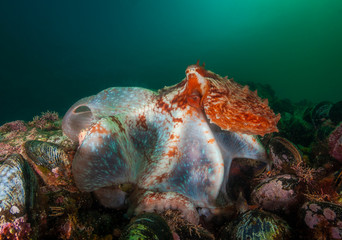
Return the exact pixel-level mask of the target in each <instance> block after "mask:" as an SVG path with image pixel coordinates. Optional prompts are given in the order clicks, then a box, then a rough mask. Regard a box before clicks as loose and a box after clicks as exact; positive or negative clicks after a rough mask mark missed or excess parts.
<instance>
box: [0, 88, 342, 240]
mask: <svg viewBox="0 0 342 240" xmlns="http://www.w3.org/2000/svg"><path fill="white" fill-rule="evenodd" d="M249 85H250V87H251V88H252V89H253V88H254V89H255V88H257V89H258V94H259V95H260V96H261V97H262V98H268V100H269V104H270V106H271V108H272V109H273V110H274V112H276V113H280V114H281V120H280V121H279V123H278V128H279V132H277V133H273V134H267V135H265V136H264V137H261V138H260V140H261V142H262V143H263V145H264V146H265V148H266V149H267V152H268V155H269V158H270V159H271V160H272V163H273V164H272V167H269V166H268V167H267V166H265V165H261V164H259V163H256V162H254V161H250V160H246V159H240V160H236V161H234V162H233V165H232V168H231V173H230V179H229V186H228V188H229V191H228V192H229V195H230V196H229V197H230V199H231V204H229V206H226V207H223V208H222V212H223V214H221V215H220V217H214V218H212V219H211V220H210V221H204V219H201V221H200V225H198V226H195V225H192V224H190V223H188V222H186V221H185V220H183V219H182V218H180V216H179V213H178V212H177V211H174V210H169V211H166V212H164V213H159V214H146V215H142V216H137V217H134V218H132V219H129V218H128V217H127V215H126V209H121V210H114V209H108V208H104V207H102V206H101V205H100V204H99V203H98V201H97V200H96V198H94V196H93V195H92V194H91V193H81V192H79V191H78V189H77V188H76V187H75V185H74V183H73V179H72V174H71V170H70V168H71V164H70V163H71V161H72V158H73V156H74V154H75V151H76V149H77V146H76V145H75V144H73V143H72V142H71V140H69V139H68V138H67V137H66V136H63V133H62V130H61V118H60V117H59V116H58V113H55V112H50V111H47V112H45V113H42V114H41V115H40V116H36V117H34V118H33V120H32V121H30V122H24V121H20V120H17V121H13V122H9V123H6V124H4V125H2V126H1V127H0V161H1V165H0V188H1V192H2V194H0V198H1V199H0V214H1V222H0V224H1V225H0V240H1V239H119V238H120V239H168V238H170V239H341V238H342V205H341V204H342V198H341V196H342V195H341V194H342V183H341V180H342V177H341V176H342V171H341V163H342V123H341V121H342V101H340V102H337V103H332V102H328V101H326V102H320V103H312V102H309V101H302V102H297V103H294V102H292V101H291V100H289V99H279V98H278V97H277V96H276V95H275V93H274V91H273V90H272V89H271V88H270V86H268V85H257V84H253V83H250V84H249ZM19 154H20V155H19ZM44 161H45V162H44ZM46 161H50V162H48V163H47V162H46ZM60 162H63V163H66V164H65V165H64V167H63V168H60V167H58V166H59V165H58V164H59V163H60ZM27 163H28V164H27ZM53 164H56V165H53ZM51 165H53V166H52V167H51ZM9 169H16V170H15V171H16V172H15V174H14V175H11V174H12V170H11V171H10V170H9ZM13 171H14V170H13ZM9 202H11V203H13V202H15V203H16V204H17V205H15V206H14V205H13V204H11V207H8V206H9ZM152 237H153V238H152ZM248 237H250V238H248Z"/></svg>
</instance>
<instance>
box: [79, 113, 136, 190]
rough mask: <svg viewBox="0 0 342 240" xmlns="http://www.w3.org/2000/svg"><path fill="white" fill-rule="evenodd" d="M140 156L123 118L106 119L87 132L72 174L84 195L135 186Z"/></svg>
mask: <svg viewBox="0 0 342 240" xmlns="http://www.w3.org/2000/svg"><path fill="white" fill-rule="evenodd" d="M138 160H139V156H138V154H137V152H136V151H135V149H134V146H133V145H132V142H131V140H130V138H129V135H128V134H127V127H126V126H125V124H124V121H123V119H122V117H120V116H116V117H106V118H102V119H101V120H99V121H98V122H97V123H96V124H93V125H92V127H91V128H90V129H89V130H88V132H87V135H86V137H85V138H84V141H83V142H82V143H81V145H80V146H79V148H78V151H77V153H76V155H75V157H74V160H73V163H72V164H73V165H72V172H73V175H74V178H75V183H76V185H77V187H78V188H79V189H80V190H81V191H87V192H91V191H94V190H97V189H99V188H102V187H108V186H116V185H118V184H122V183H126V182H135V178H136V174H135V173H136V168H135V167H136V164H137V163H136V162H137V161H138Z"/></svg>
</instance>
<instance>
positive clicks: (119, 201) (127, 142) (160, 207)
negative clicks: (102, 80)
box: [62, 64, 280, 223]
mask: <svg viewBox="0 0 342 240" xmlns="http://www.w3.org/2000/svg"><path fill="white" fill-rule="evenodd" d="M185 73H186V78H185V79H184V80H183V81H181V82H180V83H178V84H176V85H174V86H171V87H165V88H163V89H161V90H159V91H157V92H154V91H151V90H148V89H144V88H139V87H113V88H108V89H106V90H103V91H102V92H100V93H98V94H96V95H94V96H90V97H86V98H83V99H81V100H79V101H77V102H76V103H75V104H74V105H73V106H72V107H71V108H70V109H69V110H68V112H67V113H66V115H65V116H64V119H63V124H62V128H63V132H64V133H65V134H66V135H67V136H68V137H69V138H71V139H72V140H73V141H76V142H78V144H79V147H78V149H77V152H76V154H75V157H74V159H73V162H72V173H73V176H74V179H75V183H76V186H77V187H78V188H79V189H80V190H81V191H85V192H94V193H95V195H96V196H97V198H98V199H99V201H100V202H101V203H102V204H103V205H104V206H106V207H111V208H122V207H125V206H127V204H128V205H129V207H130V211H131V212H134V213H136V214H138V213H140V212H145V211H146V212H149V211H164V210H167V209H176V210H179V211H180V212H181V213H182V215H183V217H184V218H185V219H187V220H189V221H190V222H192V223H198V221H199V214H198V209H203V210H206V211H208V210H209V212H212V213H214V212H215V209H217V208H219V207H221V206H222V205H223V204H225V203H226V202H227V199H228V197H227V181H228V175H229V170H230V165H231V162H232V160H233V159H234V158H249V159H256V160H260V161H267V156H266V152H265V149H264V148H263V146H262V145H261V143H260V142H259V140H258V138H257V136H256V135H261V136H263V135H264V134H267V133H271V132H276V131H277V127H276V125H277V122H278V121H279V119H280V115H279V114H278V115H275V114H274V112H273V111H272V110H271V109H270V108H269V106H268V102H267V99H265V100H262V99H261V98H260V97H258V95H257V93H256V92H253V91H250V90H249V88H248V86H241V85H240V84H238V83H236V82H235V81H233V80H232V79H228V78H227V77H225V78H223V77H221V76H219V75H218V74H215V73H213V72H211V71H208V70H206V69H205V68H204V66H199V64H196V65H190V66H189V67H188V68H187V69H186V72H185ZM124 186H130V187H129V188H127V187H124ZM127 189H129V190H127Z"/></svg>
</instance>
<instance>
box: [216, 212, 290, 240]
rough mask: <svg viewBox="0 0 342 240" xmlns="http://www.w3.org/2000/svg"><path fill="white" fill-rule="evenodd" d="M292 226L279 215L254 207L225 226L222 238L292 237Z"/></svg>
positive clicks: (240, 239)
mask: <svg viewBox="0 0 342 240" xmlns="http://www.w3.org/2000/svg"><path fill="white" fill-rule="evenodd" d="M290 238H291V228H290V226H289V225H288V224H287V223H286V221H284V220H283V219H281V218H279V217H278V216H277V215H275V214H272V213H268V212H265V211H262V210H258V209H254V210H249V211H247V212H245V213H243V214H240V215H239V216H238V217H237V219H235V220H234V221H232V222H230V223H228V224H227V225H226V226H224V228H223V230H222V232H221V234H220V238H219V239H221V240H226V239H234V240H243V239H250V240H256V239H258V240H259V239H268V240H272V239H290Z"/></svg>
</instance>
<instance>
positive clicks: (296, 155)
mask: <svg viewBox="0 0 342 240" xmlns="http://www.w3.org/2000/svg"><path fill="white" fill-rule="evenodd" d="M268 149H269V156H270V158H271V160H272V162H273V166H274V167H275V168H277V169H280V170H281V169H283V168H286V167H287V166H288V165H290V164H292V163H295V162H300V161H301V160H302V154H301V152H300V151H299V150H298V148H297V147H296V146H295V145H294V144H293V143H291V142H290V141H289V140H287V139H285V138H283V137H274V138H272V139H271V140H270V142H269V143H268Z"/></svg>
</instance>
